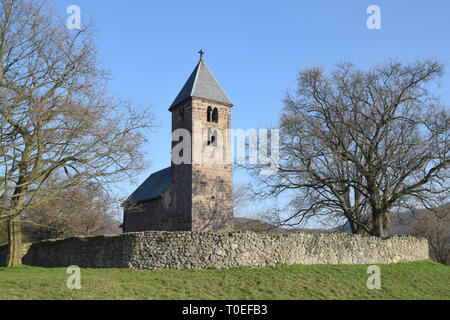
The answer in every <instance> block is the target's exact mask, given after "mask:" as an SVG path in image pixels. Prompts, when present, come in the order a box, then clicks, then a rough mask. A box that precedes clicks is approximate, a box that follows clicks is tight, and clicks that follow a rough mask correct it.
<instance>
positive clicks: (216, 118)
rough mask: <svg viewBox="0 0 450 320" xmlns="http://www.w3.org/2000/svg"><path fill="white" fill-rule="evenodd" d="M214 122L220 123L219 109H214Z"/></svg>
mask: <svg viewBox="0 0 450 320" xmlns="http://www.w3.org/2000/svg"><path fill="white" fill-rule="evenodd" d="M212 122H215V123H218V122H219V110H217V108H214V110H213V112H212Z"/></svg>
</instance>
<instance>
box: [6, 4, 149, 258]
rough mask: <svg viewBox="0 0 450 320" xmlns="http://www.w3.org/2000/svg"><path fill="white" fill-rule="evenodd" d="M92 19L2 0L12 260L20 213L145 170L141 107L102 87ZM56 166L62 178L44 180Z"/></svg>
mask: <svg viewBox="0 0 450 320" xmlns="http://www.w3.org/2000/svg"><path fill="white" fill-rule="evenodd" d="M107 80H108V79H107V73H106V72H105V71H104V70H103V69H102V68H101V62H100V61H99V57H98V53H97V49H96V46H95V37H94V34H93V32H92V27H91V26H84V27H83V29H82V30H68V29H67V28H66V27H65V23H64V21H62V19H58V18H57V16H56V15H55V14H54V11H53V9H52V7H51V6H50V4H49V3H48V2H47V1H45V0H42V1H37V0H36V1H32V0H2V1H1V2H0V163H1V164H0V185H1V187H0V198H2V199H4V200H5V201H4V205H3V206H2V207H1V208H0V209H1V210H0V219H3V220H7V221H8V228H9V241H8V242H9V258H8V266H15V265H19V264H20V263H21V258H20V250H21V240H20V234H21V232H20V216H21V214H22V213H23V212H25V211H27V210H31V209H32V208H36V207H39V206H40V205H42V204H43V203H45V202H47V201H49V200H51V199H53V198H55V197H58V194H59V193H60V192H61V191H62V190H65V189H67V188H70V187H72V186H76V185H82V184H84V183H86V182H87V181H95V182H96V183H97V184H98V185H102V186H104V187H107V186H108V185H110V183H114V182H117V181H120V180H122V179H123V178H125V177H131V176H132V175H133V173H134V172H136V171H137V170H140V169H142V167H143V164H144V163H145V162H143V161H142V150H141V146H142V143H143V142H144V138H143V135H142V130H141V129H143V128H146V127H148V126H149V125H151V122H150V121H149V117H148V113H147V112H145V111H144V110H143V109H141V110H139V112H136V111H133V108H132V107H131V106H130V103H127V102H123V101H117V100H116V99H114V98H112V97H110V96H109V95H108V92H107V82H108V81H107ZM54 174H60V175H61V177H64V179H61V181H60V183H59V184H58V185H56V186H55V185H52V186H51V188H47V187H46V186H47V185H46V184H45V181H46V180H47V179H49V177H51V176H52V175H54Z"/></svg>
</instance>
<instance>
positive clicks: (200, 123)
mask: <svg viewBox="0 0 450 320" xmlns="http://www.w3.org/2000/svg"><path fill="white" fill-rule="evenodd" d="M192 105H193V106H192V120H193V124H194V126H193V141H194V142H193V144H194V145H196V146H197V147H198V146H201V148H202V150H203V152H202V159H201V163H198V162H197V163H196V162H195V161H194V163H193V165H192V230H194V231H213V232H229V231H232V230H233V174H232V165H231V162H230V163H227V160H229V159H227V156H228V157H229V155H228V154H227V153H230V152H231V142H230V137H229V133H230V132H229V129H230V126H231V107H230V106H226V105H223V104H220V103H217V102H213V101H209V100H205V99H199V98H195V99H193V102H192ZM208 108H211V109H212V110H214V109H217V110H218V121H217V122H213V121H210V122H208V121H207V110H208ZM213 135H214V136H215V141H214V143H211V137H212V136H213ZM208 141H209V142H210V143H209V144H208ZM229 158H231V157H229Z"/></svg>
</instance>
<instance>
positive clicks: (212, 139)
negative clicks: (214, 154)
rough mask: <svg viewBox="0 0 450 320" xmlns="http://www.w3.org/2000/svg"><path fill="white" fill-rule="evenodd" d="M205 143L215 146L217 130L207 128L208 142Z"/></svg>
mask: <svg viewBox="0 0 450 320" xmlns="http://www.w3.org/2000/svg"><path fill="white" fill-rule="evenodd" d="M207 145H208V146H210V145H212V146H214V147H217V130H212V129H208V142H207Z"/></svg>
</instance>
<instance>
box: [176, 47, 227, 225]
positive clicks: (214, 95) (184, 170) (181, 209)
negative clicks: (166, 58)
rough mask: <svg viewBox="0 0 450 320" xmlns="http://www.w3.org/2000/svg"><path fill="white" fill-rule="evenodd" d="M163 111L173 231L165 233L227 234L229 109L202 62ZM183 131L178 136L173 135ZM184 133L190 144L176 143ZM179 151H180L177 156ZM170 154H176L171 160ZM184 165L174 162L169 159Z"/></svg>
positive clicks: (181, 140)
mask: <svg viewBox="0 0 450 320" xmlns="http://www.w3.org/2000/svg"><path fill="white" fill-rule="evenodd" d="M199 53H200V61H199V62H198V64H197V66H196V67H195V69H194V71H193V72H192V74H191V75H190V77H189V78H188V80H187V81H186V83H185V85H184V86H183V88H182V89H181V91H180V93H179V94H178V95H177V97H176V98H175V100H174V102H173V103H172V105H171V106H170V108H169V111H170V112H171V113H172V133H174V135H173V140H174V141H172V163H171V193H172V205H173V209H172V210H173V214H174V215H175V216H176V217H174V218H175V219H174V220H175V221H176V226H172V227H171V228H170V229H178V230H192V231H213V232H226V231H232V230H233V181H232V161H231V140H230V126H231V108H232V106H233V104H232V102H231V101H230V99H229V98H228V97H227V95H226V94H225V92H224V91H223V89H222V88H221V87H220V85H219V83H218V82H217V80H216V79H215V78H214V76H213V75H212V73H211V71H210V70H209V69H208V67H207V66H206V63H205V61H204V60H203V54H204V53H203V51H201V50H200V52H199ZM177 129H184V130H177ZM183 131H184V132H188V133H189V137H188V138H190V140H191V141H190V143H186V142H188V141H184V139H186V136H183V137H182V138H180V137H179V134H178V133H179V132H183ZM177 145H178V147H179V146H180V145H183V146H185V147H186V148H185V149H183V150H182V151H180V149H179V148H177V147H176V146H177ZM175 152H176V154H174V153H175ZM177 156H178V158H180V156H181V157H182V158H183V159H184V160H183V161H182V162H181V163H180V161H174V158H176V157H177Z"/></svg>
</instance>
